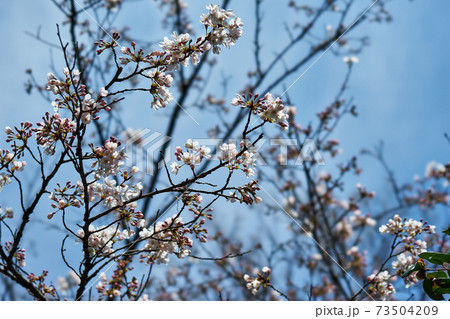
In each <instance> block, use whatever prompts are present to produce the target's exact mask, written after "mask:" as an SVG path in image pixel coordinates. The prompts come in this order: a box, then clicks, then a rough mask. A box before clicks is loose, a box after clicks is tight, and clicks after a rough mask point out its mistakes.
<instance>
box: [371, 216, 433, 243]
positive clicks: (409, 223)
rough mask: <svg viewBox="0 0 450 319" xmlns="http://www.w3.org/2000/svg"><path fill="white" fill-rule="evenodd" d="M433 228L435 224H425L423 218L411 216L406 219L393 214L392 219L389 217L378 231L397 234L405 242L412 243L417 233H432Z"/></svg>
mask: <svg viewBox="0 0 450 319" xmlns="http://www.w3.org/2000/svg"><path fill="white" fill-rule="evenodd" d="M435 228H436V226H433V225H427V222H423V220H420V221H417V220H413V219H411V218H410V219H409V220H406V218H404V219H402V218H401V217H400V216H399V215H395V216H394V218H393V219H389V222H388V223H387V224H386V225H382V226H381V227H380V228H379V231H380V233H382V234H389V235H397V236H399V237H401V239H402V242H404V243H405V244H412V243H413V242H414V238H415V237H416V236H417V235H418V234H421V233H422V232H426V233H429V234H433V233H434V229H435Z"/></svg>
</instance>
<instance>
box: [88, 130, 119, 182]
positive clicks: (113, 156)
mask: <svg viewBox="0 0 450 319" xmlns="http://www.w3.org/2000/svg"><path fill="white" fill-rule="evenodd" d="M90 146H91V149H92V152H93V153H94V155H95V157H97V161H95V162H94V163H92V168H94V167H96V166H98V167H97V173H96V179H100V177H102V176H114V175H116V174H118V173H119V171H120V168H121V167H122V166H123V165H124V162H123V160H124V159H126V154H125V151H124V150H123V149H122V150H121V149H119V146H120V142H118V141H117V139H116V138H114V137H113V136H111V137H110V139H109V140H108V141H106V142H105V145H104V146H98V147H97V148H96V149H94V147H93V145H92V144H90Z"/></svg>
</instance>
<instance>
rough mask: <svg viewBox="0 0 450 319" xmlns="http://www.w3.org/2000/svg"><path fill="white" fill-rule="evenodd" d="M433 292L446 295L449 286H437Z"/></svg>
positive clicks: (448, 291)
mask: <svg viewBox="0 0 450 319" xmlns="http://www.w3.org/2000/svg"><path fill="white" fill-rule="evenodd" d="M434 292H435V293H437V294H441V295H446V294H450V288H442V287H439V288H437V289H436V290H435V291H434Z"/></svg>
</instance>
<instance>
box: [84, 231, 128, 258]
mask: <svg viewBox="0 0 450 319" xmlns="http://www.w3.org/2000/svg"><path fill="white" fill-rule="evenodd" d="M77 235H78V238H77V239H76V241H77V242H81V241H82V240H83V238H84V237H85V235H86V234H85V232H84V230H83V229H79V230H78V231H77ZM133 235H134V231H133V230H127V229H125V230H123V231H120V230H119V229H118V227H117V226H109V227H105V226H101V227H99V228H97V229H96V228H95V226H94V225H92V224H91V225H89V234H88V236H89V237H88V245H89V256H91V257H92V256H94V255H102V256H108V257H114V248H113V245H114V243H115V242H117V241H122V240H124V239H129V238H130V237H131V236H133Z"/></svg>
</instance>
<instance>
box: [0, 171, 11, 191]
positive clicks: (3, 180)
mask: <svg viewBox="0 0 450 319" xmlns="http://www.w3.org/2000/svg"><path fill="white" fill-rule="evenodd" d="M10 183H11V175H9V174H6V173H0V192H1V191H2V190H3V187H4V186H5V185H8V184H10Z"/></svg>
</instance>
